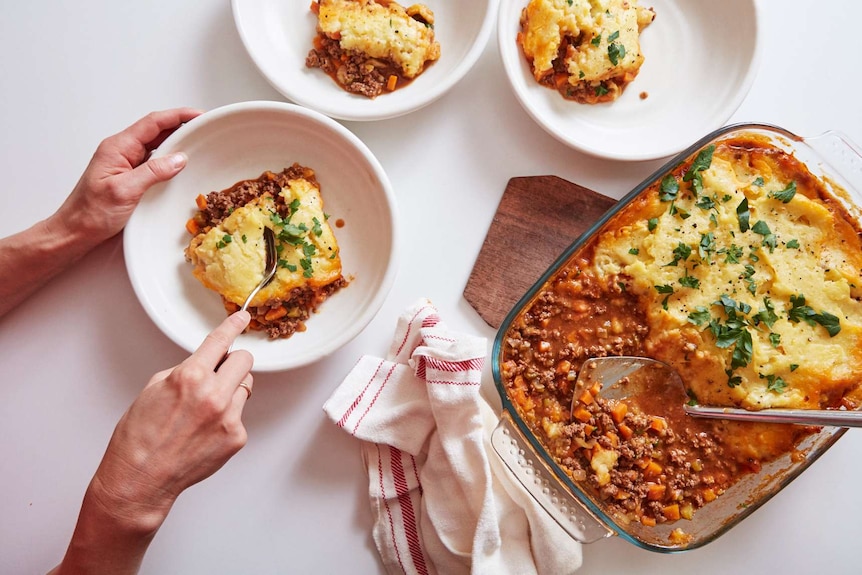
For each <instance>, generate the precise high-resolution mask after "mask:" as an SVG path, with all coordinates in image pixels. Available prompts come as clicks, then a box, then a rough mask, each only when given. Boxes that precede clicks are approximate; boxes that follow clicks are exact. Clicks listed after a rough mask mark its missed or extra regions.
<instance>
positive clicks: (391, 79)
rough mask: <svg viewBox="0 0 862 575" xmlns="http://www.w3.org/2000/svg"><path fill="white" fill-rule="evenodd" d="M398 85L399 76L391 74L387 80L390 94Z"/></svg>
mask: <svg viewBox="0 0 862 575" xmlns="http://www.w3.org/2000/svg"><path fill="white" fill-rule="evenodd" d="M397 84H398V76H396V75H395V74H390V75H389V78H387V79H386V89H387V90H389V91H390V92H391V91H392V90H394V89H395V86H396V85H397Z"/></svg>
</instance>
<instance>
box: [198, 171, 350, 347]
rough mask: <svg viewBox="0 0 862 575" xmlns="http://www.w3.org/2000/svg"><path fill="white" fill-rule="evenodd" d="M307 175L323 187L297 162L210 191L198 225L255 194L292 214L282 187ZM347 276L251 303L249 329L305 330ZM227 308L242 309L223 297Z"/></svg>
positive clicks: (271, 332)
mask: <svg viewBox="0 0 862 575" xmlns="http://www.w3.org/2000/svg"><path fill="white" fill-rule="evenodd" d="M297 179H305V180H307V181H309V182H311V183H312V184H314V185H315V186H317V187H319V185H318V183H317V179H316V178H315V175H314V170H312V169H311V168H306V167H304V166H301V165H299V164H293V165H292V166H290V167H289V168H286V169H284V170H283V171H282V172H280V173H273V172H265V173H264V174H263V175H262V176H261V177H259V178H257V179H254V180H243V181H241V182H237V183H236V184H234V185H233V186H231V187H230V188H228V189H226V190H222V191H219V192H210V193H209V194H207V196H206V206H205V207H203V209H201V210H199V211H198V212H197V214H196V215H195V218H194V219H195V222H196V224H197V228H198V229H199V230H200V231H201V232H202V233H206V232H207V231H209V229H210V228H212V227H214V226H217V225H218V224H220V223H221V222H222V220H224V219H225V218H226V217H228V216H229V215H230V214H231V212H233V210H235V209H236V208H238V207H241V206H244V205H246V204H247V203H249V202H250V201H252V200H254V199H255V198H259V197H261V196H264V195H269V196H270V197H272V198H274V199H275V204H276V210H277V211H278V214H279V215H280V216H281V217H282V218H285V219H286V218H287V217H288V216H289V215H290V207H289V206H288V205H287V204H285V202H284V198H283V197H282V196H281V195H280V192H281V190H282V188H285V187H288V185H289V184H288V183H289V182H290V181H291V180H297ZM347 283H348V282H347V280H345V279H344V278H343V277H340V278H338V279H337V280H335V281H334V282H331V283H329V284H327V285H325V286H323V287H317V288H311V287H298V288H294V289H293V290H292V291H291V292H290V297H289V298H288V299H287V300H280V299H279V300H270V301H267V302H265V303H264V304H263V305H261V306H256V307H250V308H249V309H248V311H249V313H250V314H251V323H250V324H249V329H252V330H257V331H264V332H266V334H267V335H268V336H269V337H270V338H271V339H277V338H287V337H290V336H291V335H293V334H294V333H296V332H303V331H305V329H306V328H305V322H306V320H308V318H309V317H310V316H311V314H312V313H314V312H316V311H317V309H318V307H319V306H320V304H322V303H323V302H324V301H325V300H326V299H327V298H328V297H329V296H330V295H332V294H333V293H335V292H336V291H338V290H340V289H341V288H343V287H345V286H346V285H347ZM222 302H223V303H224V307H225V310H227V312H228V313H233V312H235V311H238V310H239V307H240V306H238V305H237V304H235V303H233V302H230V301H227V300H225V299H224V298H222Z"/></svg>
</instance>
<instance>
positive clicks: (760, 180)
mask: <svg viewBox="0 0 862 575" xmlns="http://www.w3.org/2000/svg"><path fill="white" fill-rule="evenodd" d="M763 183H764V182H763V178H761V177H760V176H758V177H757V179H755V180H754V181H753V182H751V185H752V186H757V187H758V188H759V187H761V186H762V185H763Z"/></svg>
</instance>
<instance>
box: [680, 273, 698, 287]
mask: <svg viewBox="0 0 862 575" xmlns="http://www.w3.org/2000/svg"><path fill="white" fill-rule="evenodd" d="M679 285H681V286H682V287H687V288H692V289H697V288H699V287H700V280H699V279H697V278H696V277H694V276H690V275H688V272H686V275H684V276H682V277H681V278H679Z"/></svg>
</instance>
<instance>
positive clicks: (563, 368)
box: [557, 359, 572, 375]
mask: <svg viewBox="0 0 862 575" xmlns="http://www.w3.org/2000/svg"><path fill="white" fill-rule="evenodd" d="M570 371H572V362H571V361H569V360H568V359H564V360H563V361H561V362H560V363H558V364H557V373H558V374H559V375H566V374H567V373H569V372H570Z"/></svg>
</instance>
